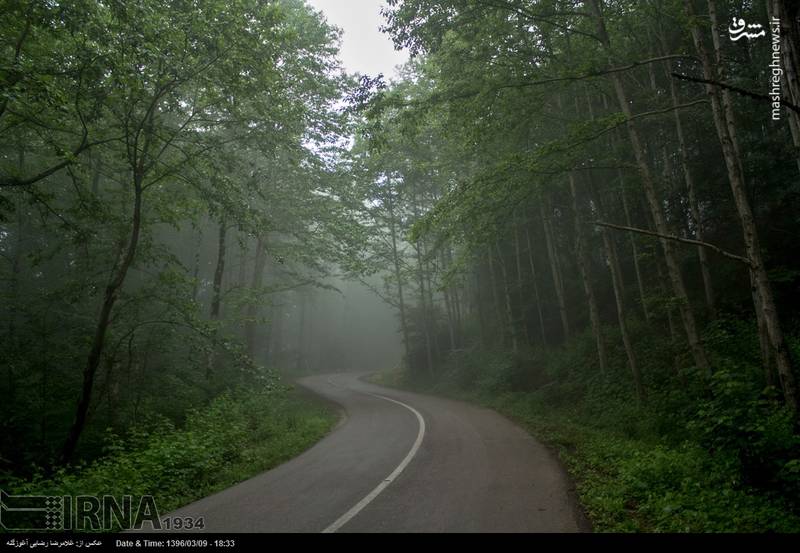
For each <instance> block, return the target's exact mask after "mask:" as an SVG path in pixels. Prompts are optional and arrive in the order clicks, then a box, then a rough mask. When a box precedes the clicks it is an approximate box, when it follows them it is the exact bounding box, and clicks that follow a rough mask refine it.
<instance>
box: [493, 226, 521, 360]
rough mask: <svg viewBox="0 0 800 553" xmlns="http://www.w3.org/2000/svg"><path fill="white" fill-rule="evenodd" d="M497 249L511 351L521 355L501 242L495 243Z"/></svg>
mask: <svg viewBox="0 0 800 553" xmlns="http://www.w3.org/2000/svg"><path fill="white" fill-rule="evenodd" d="M495 249H496V250H497V260H498V262H499V265H500V275H501V276H502V277H503V296H504V297H505V300H506V301H505V305H506V319H505V320H506V324H507V325H508V333H509V336H510V337H511V349H512V351H513V352H514V353H519V338H517V329H516V325H515V324H514V309H513V307H512V305H511V303H512V302H511V291H510V290H509V288H508V271H507V270H506V262H505V260H504V259H503V252H502V251H501V250H500V242H499V241H495Z"/></svg>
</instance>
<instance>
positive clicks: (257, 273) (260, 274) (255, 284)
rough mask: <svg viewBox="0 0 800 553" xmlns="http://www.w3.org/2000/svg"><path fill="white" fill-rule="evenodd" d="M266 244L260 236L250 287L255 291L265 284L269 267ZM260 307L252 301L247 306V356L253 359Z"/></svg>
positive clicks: (245, 332) (245, 330)
mask: <svg viewBox="0 0 800 553" xmlns="http://www.w3.org/2000/svg"><path fill="white" fill-rule="evenodd" d="M265 248H266V242H265V241H264V239H263V238H262V237H261V236H259V237H258V238H257V241H256V258H255V262H254V266H253V279H252V281H251V285H250V287H251V288H252V290H253V291H256V290H260V289H261V287H262V285H263V284H264V268H265V267H266V265H267V253H266V251H264V250H265ZM258 312H259V306H258V302H255V301H251V302H249V303H248V304H247V312H246V320H245V323H244V336H245V343H246V344H247V354H248V355H249V356H250V358H251V359H253V358H255V354H256V329H257V328H258V323H257V321H256V318H257V317H258Z"/></svg>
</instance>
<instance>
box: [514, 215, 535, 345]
mask: <svg viewBox="0 0 800 553" xmlns="http://www.w3.org/2000/svg"><path fill="white" fill-rule="evenodd" d="M514 260H515V261H516V265H517V297H518V299H519V309H520V324H521V326H522V332H523V335H524V336H525V343H526V344H530V343H531V336H530V332H529V331H528V317H527V316H526V314H527V313H526V310H525V309H524V307H523V306H524V305H525V304H526V302H525V286H524V285H523V282H524V281H523V278H522V253H521V251H520V245H519V227H518V226H517V224H516V222H515V223H514Z"/></svg>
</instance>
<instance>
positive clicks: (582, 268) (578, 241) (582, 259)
mask: <svg viewBox="0 0 800 553" xmlns="http://www.w3.org/2000/svg"><path fill="white" fill-rule="evenodd" d="M569 192H570V196H571V198H572V215H573V218H574V221H575V253H576V257H577V259H578V271H579V272H580V274H581V280H583V291H584V293H585V295H586V303H587V304H588V306H589V321H590V322H591V324H592V334H594V339H595V344H596V347H597V360H598V362H599V363H600V372H601V373H602V374H603V375H604V376H605V374H606V366H607V364H606V346H605V343H604V342H603V328H602V325H601V324H600V310H599V308H598V306H597V296H596V295H595V293H594V286H593V285H592V279H591V274H590V273H589V270H590V266H591V262H590V260H589V254H588V252H587V248H586V237H585V236H584V234H583V225H582V224H581V212H580V208H579V205H578V190H577V187H576V185H575V174H574V172H573V171H570V172H569Z"/></svg>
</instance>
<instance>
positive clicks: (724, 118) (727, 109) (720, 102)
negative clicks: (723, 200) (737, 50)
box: [685, 0, 800, 416]
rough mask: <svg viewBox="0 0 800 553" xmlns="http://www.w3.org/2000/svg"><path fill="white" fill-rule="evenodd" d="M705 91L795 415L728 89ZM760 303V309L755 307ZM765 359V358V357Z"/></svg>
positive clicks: (698, 45)
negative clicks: (709, 100) (708, 98)
mask: <svg viewBox="0 0 800 553" xmlns="http://www.w3.org/2000/svg"><path fill="white" fill-rule="evenodd" d="M685 6H686V11H687V14H688V15H689V16H690V18H691V19H692V20H694V19H693V18H694V16H695V14H694V6H693V5H692V2H691V1H690V0H685ZM708 8H709V17H710V19H711V25H712V27H713V28H714V29H716V28H718V21H717V16H716V2H714V0H708ZM691 33H692V40H693V41H694V45H695V49H696V50H697V53H698V55H699V57H700V61H701V62H702V66H703V76H704V77H705V79H707V80H711V81H718V80H719V79H720V78H721V77H723V76H724V75H722V76H721V75H719V74H718V73H717V72H716V71H715V69H714V66H713V65H712V60H711V57H710V55H709V53H708V51H707V49H706V47H705V44H704V42H703V37H702V35H701V34H700V29H699V28H698V27H697V25H696V24H694V25H692V26H691ZM711 34H712V37H713V38H712V39H713V43H714V50H715V58H716V61H717V65H719V61H720V59H721V57H722V53H721V47H720V44H719V38H718V37H717V36H716V33H715V32H712V33H711ZM706 92H707V93H708V95H709V97H710V99H711V111H712V114H713V116H714V125H715V127H716V130H717V136H718V137H719V141H720V145H721V146H722V153H723V157H724V158H725V166H726V169H727V171H728V181H729V183H730V186H731V192H732V194H733V199H734V203H735V205H736V211H737V213H738V215H739V220H740V222H741V225H742V233H743V238H744V244H745V251H746V255H747V258H748V259H749V260H750V271H751V278H752V283H753V285H754V286H753V304H754V307H755V308H756V315H757V316H760V317H763V324H765V325H766V328H767V333H768V335H769V340H770V344H771V345H772V350H773V354H774V359H775V365H776V368H777V370H778V376H779V378H780V381H781V387H782V389H783V395H784V400H785V402H786V405H787V406H788V407H789V408H790V409H792V410H793V411H794V412H795V414H796V416H797V415H798V414H800V413H798V390H797V384H796V381H795V377H794V373H793V367H792V362H791V358H790V353H789V349H788V348H787V346H786V341H785V338H784V335H783V329H782V328H781V323H780V319H779V317H778V311H777V308H776V306H775V300H774V297H773V294H772V287H771V285H770V282H769V277H768V275H767V270H766V266H765V264H764V259H763V255H762V252H761V245H760V243H759V237H758V231H757V228H756V224H755V218H754V216H753V212H752V209H751V207H750V202H749V200H748V198H747V187H746V184H745V177H744V171H743V169H742V163H741V155H740V152H739V146H738V141H737V139H736V124H735V120H734V114H733V105H732V101H731V97H730V93H729V91H727V90H726V89H722V90H721V91H720V92H719V94H718V93H717V91H716V90H715V89H714V87H713V86H712V85H706ZM759 304H760V307H761V309H760V310H759V309H758V306H759ZM766 362H768V360H766Z"/></svg>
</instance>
